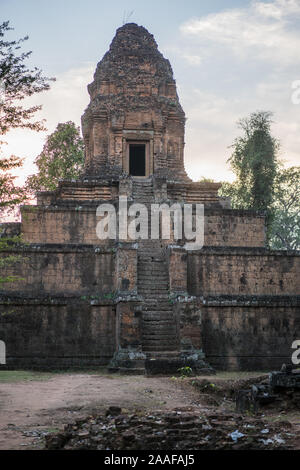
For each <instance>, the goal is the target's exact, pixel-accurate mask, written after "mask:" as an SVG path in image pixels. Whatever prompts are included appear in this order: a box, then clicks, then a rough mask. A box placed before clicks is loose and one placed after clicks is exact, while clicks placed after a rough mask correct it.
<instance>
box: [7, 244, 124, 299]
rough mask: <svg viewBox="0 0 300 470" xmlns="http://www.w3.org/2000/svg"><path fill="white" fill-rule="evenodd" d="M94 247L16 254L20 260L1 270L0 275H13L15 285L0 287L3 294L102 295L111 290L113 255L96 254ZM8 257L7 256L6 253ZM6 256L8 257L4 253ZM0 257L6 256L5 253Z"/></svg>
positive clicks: (40, 247) (40, 250)
mask: <svg viewBox="0 0 300 470" xmlns="http://www.w3.org/2000/svg"><path fill="white" fill-rule="evenodd" d="M97 250H99V248H97V247H95V248H93V247H86V248H85V249H84V248H83V247H81V249H80V248H77V247H68V248H66V247H61V246H57V247H56V248H55V247H49V246H48V247H47V246H46V247H45V246H42V245H38V246H36V247H31V248H28V249H25V251H22V250H19V251H17V252H16V253H17V254H19V255H22V257H23V255H24V258H23V259H22V260H21V261H19V262H18V263H16V264H14V265H13V266H8V267H6V269H2V271H1V275H2V274H3V275H4V276H5V275H13V276H18V277H20V278H21V280H19V281H14V282H9V283H5V284H4V285H2V286H1V287H2V291H5V292H7V293H9V292H10V293H12V292H24V293H29V294H31V295H40V294H44V293H48V294H53V295H56V294H65V295H71V294H82V295H98V296H99V295H103V294H104V293H106V294H108V293H111V292H112V291H114V290H115V285H114V255H113V253H111V252H102V253H99V252H97ZM10 253H11V252H10ZM8 254H9V253H8ZM2 256H6V254H5V253H3V254H2Z"/></svg>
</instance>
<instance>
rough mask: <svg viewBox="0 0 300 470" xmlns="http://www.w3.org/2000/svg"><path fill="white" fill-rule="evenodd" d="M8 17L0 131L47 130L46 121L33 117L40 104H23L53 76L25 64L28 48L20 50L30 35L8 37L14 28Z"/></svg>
mask: <svg viewBox="0 0 300 470" xmlns="http://www.w3.org/2000/svg"><path fill="white" fill-rule="evenodd" d="M12 29H13V28H10V27H9V21H4V22H3V23H2V24H0V84H1V87H2V88H3V89H4V95H5V96H4V99H1V100H0V134H1V135H4V134H6V133H7V132H8V131H9V130H11V129H15V128H28V129H32V130H36V131H40V130H45V128H44V123H43V121H38V120H36V121H32V119H33V117H34V114H35V113H36V112H37V111H39V110H40V109H41V106H24V105H22V104H21V101H22V100H24V98H26V97H29V96H32V95H34V94H35V93H40V92H42V91H45V90H48V89H49V88H50V85H49V82H50V81H52V80H54V78H47V77H43V76H42V72H41V70H39V69H38V68H37V67H34V68H32V69H30V68H28V67H27V66H26V65H25V63H24V62H25V61H26V59H28V57H29V56H30V55H31V53H32V52H31V51H29V52H21V53H19V50H20V48H21V45H22V43H23V42H25V41H27V40H28V36H25V37H24V38H21V39H19V40H16V41H6V40H5V39H3V38H4V36H5V33H7V32H8V31H10V30H12Z"/></svg>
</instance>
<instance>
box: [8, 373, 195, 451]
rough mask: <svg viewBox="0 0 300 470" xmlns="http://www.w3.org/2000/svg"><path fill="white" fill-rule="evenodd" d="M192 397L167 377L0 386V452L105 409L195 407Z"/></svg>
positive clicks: (29, 444) (61, 377) (38, 440)
mask: <svg viewBox="0 0 300 470" xmlns="http://www.w3.org/2000/svg"><path fill="white" fill-rule="evenodd" d="M197 395H198V394H197V392H196V391H193V390H192V388H183V387H181V386H180V384H178V381H173V380H172V379H170V378H167V377H150V378H147V377H144V376H116V375H111V376H108V375H98V374H97V375H93V374H58V375H56V376H54V377H53V378H51V379H49V380H44V381H30V382H17V383H1V384H0V449H1V450H2V449H23V450H24V449H32V448H39V447H41V446H42V442H43V439H42V437H43V434H44V433H45V432H49V431H54V430H59V429H62V428H63V426H64V425H65V424H66V423H69V422H72V421H74V420H75V419H78V418H80V417H81V416H86V415H87V414H88V413H90V412H93V411H96V410H102V409H103V408H107V407H108V406H110V405H118V406H121V407H122V408H125V409H128V410H130V409H148V410H151V409H153V410H156V409H158V408H159V409H171V408H175V407H185V406H189V405H191V406H198V401H197Z"/></svg>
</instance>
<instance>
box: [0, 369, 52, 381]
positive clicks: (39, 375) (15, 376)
mask: <svg viewBox="0 0 300 470" xmlns="http://www.w3.org/2000/svg"><path fill="white" fill-rule="evenodd" d="M53 375H54V374H51V373H47V372H34V371H30V370H1V371H0V383H15V382H30V381H40V380H49V379H51V378H52V377H53Z"/></svg>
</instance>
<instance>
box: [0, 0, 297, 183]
mask: <svg viewBox="0 0 300 470" xmlns="http://www.w3.org/2000/svg"><path fill="white" fill-rule="evenodd" d="M0 12H1V18H2V20H1V21H6V20H9V21H10V26H11V27H13V28H14V31H11V32H10V33H9V34H8V35H7V38H8V39H17V38H20V37H22V36H25V35H29V40H28V41H26V42H25V46H24V50H26V51H28V50H32V54H31V57H30V59H29V60H28V65H31V66H36V67H38V68H40V69H42V71H43V74H44V75H45V76H48V77H56V82H55V83H53V84H52V85H51V90H50V91H47V92H44V93H40V94H37V95H35V96H33V97H32V98H31V99H30V100H29V101H27V102H28V103H30V104H42V106H43V108H42V111H41V112H39V113H38V114H37V115H36V116H37V117H39V118H42V119H46V127H47V132H39V133H37V132H33V131H29V130H14V131H11V132H10V133H9V134H7V135H6V136H5V137H6V139H5V140H6V141H7V143H8V144H7V145H6V146H5V153H6V154H15V155H18V156H20V157H24V159H25V160H24V162H25V163H24V166H23V168H22V170H19V173H18V175H19V182H20V183H22V182H23V181H25V179H26V177H27V176H28V175H29V174H32V173H34V172H35V171H36V168H35V165H34V163H33V162H34V159H35V158H36V157H37V155H38V154H39V153H40V152H41V151H42V148H43V144H44V142H45V138H46V135H47V134H49V133H51V132H53V131H54V129H55V128H56V126H57V124H58V123H59V122H66V121H69V120H72V121H74V122H75V123H76V124H77V125H78V126H79V125H80V118H81V115H82V114H83V112H84V109H85V108H86V106H87V105H88V103H89V96H88V93H87V89H86V87H87V85H88V83H90V82H91V81H92V79H93V73H94V71H95V68H96V65H97V63H98V62H99V61H100V60H101V58H102V57H103V55H104V54H105V52H106V51H107V50H108V48H109V45H110V43H111V41H112V39H113V37H114V35H115V31H116V29H117V28H118V27H120V26H122V24H123V23H126V22H135V23H137V24H139V25H143V26H145V27H146V28H147V29H148V30H149V31H150V32H151V33H152V34H154V37H155V39H156V41H157V43H158V47H159V50H160V51H161V52H162V53H163V55H164V56H165V57H166V58H168V59H169V60H170V62H171V65H172V68H173V71H174V77H175V79H176V82H177V88H178V94H179V98H180V102H181V104H182V106H183V109H184V111H185V114H186V117H187V122H186V136H185V141H186V146H185V167H186V170H187V172H188V174H189V176H190V177H191V178H192V179H193V180H198V179H200V178H201V177H206V178H213V179H215V180H217V181H224V180H228V181H232V180H233V179H234V175H233V174H232V172H231V171H230V168H229V164H228V163H227V159H228V158H229V157H230V154H231V151H232V150H231V148H230V146H231V145H232V143H233V141H234V139H235V138H236V137H237V136H238V135H240V130H239V128H238V126H237V121H238V120H239V119H240V118H243V117H246V116H249V115H250V113H252V112H255V111H259V110H264V111H272V112H273V113H274V117H273V119H274V124H273V125H272V133H273V135H274V136H275V137H277V138H278V139H279V140H280V142H281V150H280V157H281V158H282V159H283V160H284V161H285V165H286V166H292V165H299V164H300V99H299V97H300V93H298V91H299V89H300V67H299V66H300V0H272V1H248V0H228V1H221V0H202V1H200V0H185V1H182V0H151V1H149V2H145V1H141V0H126V2H124V1H123V0H122V1H121V0H114V1H113V2H108V1H107V0H106V1H102V0H51V2H50V1H49V0H0ZM297 81H298V83H297ZM297 87H298V88H297Z"/></svg>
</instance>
